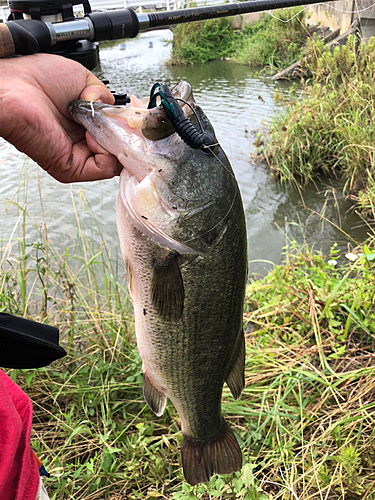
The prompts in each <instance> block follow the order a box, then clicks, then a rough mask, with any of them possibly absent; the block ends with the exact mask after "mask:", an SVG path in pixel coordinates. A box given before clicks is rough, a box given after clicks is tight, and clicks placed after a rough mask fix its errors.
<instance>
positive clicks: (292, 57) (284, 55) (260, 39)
mask: <svg viewBox="0 0 375 500" xmlns="http://www.w3.org/2000/svg"><path fill="white" fill-rule="evenodd" d="M274 16H275V17H274ZM305 35H306V11H305V10H302V11H301V8H300V7H293V8H290V9H280V10H277V11H276V12H275V13H274V14H273V15H272V16H271V15H269V14H262V16H261V18H260V20H259V21H257V22H255V23H254V24H251V25H248V26H244V27H243V29H242V33H241V36H240V37H239V39H238V42H237V44H236V47H235V51H234V54H233V59H234V60H235V61H236V62H239V63H242V64H248V65H249V66H255V67H256V66H261V67H265V66H268V67H270V68H272V69H276V68H277V69H282V68H286V67H288V66H289V65H291V64H293V63H294V62H295V61H296V59H298V58H299V56H300V53H301V47H302V44H303V40H304V38H305Z"/></svg>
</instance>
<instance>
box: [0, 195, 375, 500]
mask: <svg viewBox="0 0 375 500" xmlns="http://www.w3.org/2000/svg"><path fill="white" fill-rule="evenodd" d="M73 200H74V203H76V204H77V206H78V204H79V201H78V200H77V201H76V200H75V199H74V198H73ZM18 206H19V215H20V217H19V219H18V222H17V225H16V227H15V228H14V232H13V236H12V240H11V241H10V242H8V241H3V242H2V245H0V247H1V248H2V250H1V253H0V263H1V270H0V310H1V311H7V312H10V313H14V314H17V315H22V316H25V317H31V318H33V319H35V320H39V321H44V322H46V323H50V324H54V325H58V326H59V328H60V332H61V343H62V344H63V345H64V346H65V348H66V349H67V351H68V356H67V357H66V358H65V359H63V360H61V361H58V362H55V363H54V364H53V366H50V367H47V368H45V369H40V370H21V371H20V370H13V371H9V373H10V374H11V375H12V376H13V378H14V379H15V380H16V381H17V382H18V383H19V384H20V385H21V386H22V387H23V388H24V390H25V391H26V392H27V394H28V395H29V396H30V397H31V398H32V400H33V405H34V410H35V415H34V430H33V434H32V442H33V447H34V449H35V451H36V452H37V454H38V455H39V457H40V458H41V459H42V460H43V462H44V464H45V466H46V467H47V470H49V472H50V473H51V476H52V477H51V479H49V480H47V481H46V485H47V488H48V491H49V494H50V496H51V499H52V500H65V499H67V498H69V499H73V500H99V499H100V500H102V499H110V500H124V499H126V500H128V499H129V500H133V499H151V498H157V499H165V500H166V499H168V500H209V499H210V500H214V499H218V500H224V499H226V500H228V499H230V500H235V499H240V500H267V499H268V500H271V499H272V500H277V499H279V500H281V499H282V500H292V499H293V500H321V499H322V498H324V499H326V498H327V499H328V498H329V499H330V500H336V499H337V500H339V499H344V498H345V499H348V500H349V499H350V500H356V499H358V498H363V499H365V500H374V499H375V473H374V467H373V464H374V461H375V436H374V429H375V364H374V359H375V358H374V334H375V307H374V301H375V298H374V293H375V291H374V283H373V263H372V260H371V259H372V250H373V248H374V242H373V241H370V242H368V245H367V246H364V247H363V248H362V250H361V251H362V253H364V255H363V256H361V257H359V258H358V259H357V260H356V261H355V262H354V263H351V264H345V263H343V262H342V260H345V259H343V258H342V256H340V255H339V254H338V252H337V250H336V248H335V247H334V248H332V251H331V254H330V255H328V256H322V255H319V254H316V253H313V252H311V251H310V250H308V249H304V248H302V249H301V248H297V247H296V246H295V245H294V244H293V243H292V244H291V245H290V246H289V247H288V248H286V249H285V255H284V263H283V264H282V265H279V266H275V267H274V269H273V270H272V271H271V272H270V273H269V274H268V276H267V277H265V278H264V279H261V280H258V281H253V282H252V283H250V284H249V286H248V289H247V299H246V309H245V315H244V319H245V324H246V330H249V329H250V326H251V325H252V326H253V327H255V328H254V329H253V330H252V331H251V333H248V335H247V358H246V388H245V391H244V394H243V396H242V398H241V399H240V400H239V401H234V400H233V398H232V397H231V396H230V394H229V391H228V390H227V389H225V393H224V398H223V413H224V414H225V415H226V418H227V419H228V420H229V422H230V425H231V427H232V428H233V429H234V430H235V432H236V434H237V437H238V439H239V441H240V443H241V448H242V450H243V457H244V466H243V468H242V470H241V471H240V472H238V473H235V474H233V475H231V476H228V477H218V476H214V477H213V478H212V479H211V481H210V482H209V483H208V484H206V485H199V486H197V487H191V486H189V485H188V484H187V483H185V482H184V481H183V476H182V471H181V463H180V453H179V447H180V444H181V432H180V422H179V418H178V415H177V414H176V412H175V410H174V408H173V406H172V405H171V404H170V403H168V405H167V408H166V410H165V413H164V415H163V416H162V417H161V418H158V417H156V416H154V415H153V414H152V413H151V411H150V410H149V409H148V407H147V406H146V404H145V402H144V400H143V397H142V375H141V360H140V358H139V355H138V352H137V347H136V343H135V339H134V323H133V316H132V311H131V305H130V303H129V298H128V294H127V290H126V284H125V283H124V280H123V278H122V276H123V268H122V266H121V264H120V263H119V262H117V259H116V256H115V255H113V253H114V252H113V251H112V250H111V248H110V247H109V245H108V244H107V243H105V242H104V241H102V242H101V244H99V245H98V244H94V243H93V242H92V241H90V240H89V239H88V238H86V237H85V236H84V235H83V233H82V232H81V229H80V228H81V223H80V218H79V216H78V215H77V219H76V226H77V234H76V235H75V237H74V244H76V243H75V242H76V238H77V247H76V248H75V253H73V250H72V248H71V247H67V249H66V251H65V252H64V253H63V254H62V255H59V254H58V253H57V252H56V251H55V250H54V248H53V245H52V243H51V242H50V241H49V240H48V236H47V235H48V228H46V227H43V226H41V227H40V228H39V226H38V225H37V226H36V227H37V228H39V229H38V230H39V233H38V237H36V238H35V240H34V241H33V243H32V244H31V245H28V244H27V241H28V239H27V234H29V233H30V228H28V227H27V225H26V223H27V221H28V220H29V219H28V216H27V213H26V212H25V210H24V209H22V208H21V207H22V206H23V204H22V203H19V204H18ZM77 212H78V210H77V211H76V213H77ZM32 230H35V228H32ZM95 232H96V234H100V228H95ZM8 243H11V245H9V244H8ZM72 245H73V243H72ZM11 246H12V251H11V252H10V247H11ZM335 261H337V262H338V264H337V265H336V266H335V265H334V262H335Z"/></svg>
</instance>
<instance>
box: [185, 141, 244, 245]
mask: <svg viewBox="0 0 375 500" xmlns="http://www.w3.org/2000/svg"><path fill="white" fill-rule="evenodd" d="M218 145H219V143H218V142H217V143H216V144H214V146H218ZM205 147H207V148H208V149H209V150H210V152H211V154H212V155H213V156H214V157H215V158H216V160H217V161H218V162H219V163H220V165H221V166H222V167H223V168H224V170H226V171H227V172H228V174H229V175H230V176H231V177H232V179H233V181H234V183H233V184H234V187H235V192H234V196H233V200H232V203H231V206H230V207H229V210H228V212H227V213H226V214H225V215H224V217H223V218H222V219H220V221H219V222H218V223H217V224H216V225H215V226H213V227H211V228H210V229H207V231H204V233H200V234H199V235H198V236H194V238H190V239H189V240H184V241H182V242H181V243H189V242H190V241H194V240H197V239H199V238H200V237H201V236H204V235H205V234H207V233H210V232H211V231H213V230H214V229H216V228H217V227H218V226H220V224H221V223H222V222H223V221H224V220H225V219H226V218H227V217H228V215H229V214H230V212H231V211H232V208H233V205H234V202H235V200H236V197H237V192H238V191H239V187H238V185H237V180H236V177H235V176H234V174H233V172H231V171H230V170H229V169H228V168H227V167H226V165H224V163H223V162H222V161H221V160H220V158H219V157H218V156H217V155H216V154H215V153H214V151H213V150H212V149H211V147H210V146H205Z"/></svg>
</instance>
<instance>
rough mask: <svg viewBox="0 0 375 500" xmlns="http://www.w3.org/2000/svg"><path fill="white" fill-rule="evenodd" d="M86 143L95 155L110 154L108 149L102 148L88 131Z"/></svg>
mask: <svg viewBox="0 0 375 500" xmlns="http://www.w3.org/2000/svg"><path fill="white" fill-rule="evenodd" d="M86 142H87V145H88V147H89V148H90V149H91V151H92V152H93V153H95V154H110V153H109V152H108V151H107V150H106V149H104V148H102V147H101V146H100V144H98V143H97V142H96V140H95V139H93V138H92V136H91V135H90V133H89V132H87V131H86Z"/></svg>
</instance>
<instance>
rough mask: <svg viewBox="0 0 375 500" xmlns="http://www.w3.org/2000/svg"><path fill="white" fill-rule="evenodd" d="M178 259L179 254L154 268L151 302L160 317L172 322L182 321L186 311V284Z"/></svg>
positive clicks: (173, 255)
mask: <svg viewBox="0 0 375 500" xmlns="http://www.w3.org/2000/svg"><path fill="white" fill-rule="evenodd" d="M178 258H179V255H178V254H171V255H169V256H168V257H167V258H166V259H165V260H164V261H163V262H161V263H160V262H158V263H155V265H154V267H153V276H152V283H151V300H152V303H153V305H154V306H155V308H156V310H157V311H158V313H159V314H160V316H162V317H163V318H164V319H167V320H170V321H175V320H178V319H180V318H181V316H182V312H183V309H184V298H185V293H184V284H183V280H182V276H181V271H180V267H179V265H178V262H177V261H178Z"/></svg>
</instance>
